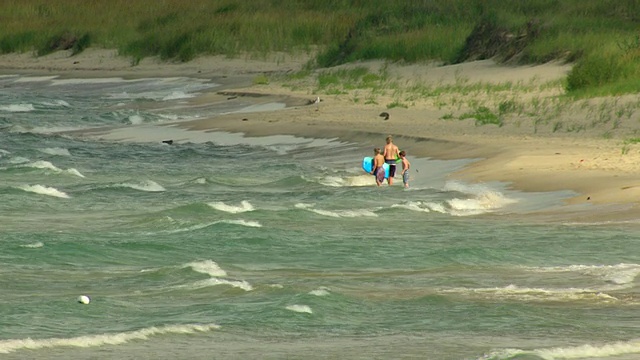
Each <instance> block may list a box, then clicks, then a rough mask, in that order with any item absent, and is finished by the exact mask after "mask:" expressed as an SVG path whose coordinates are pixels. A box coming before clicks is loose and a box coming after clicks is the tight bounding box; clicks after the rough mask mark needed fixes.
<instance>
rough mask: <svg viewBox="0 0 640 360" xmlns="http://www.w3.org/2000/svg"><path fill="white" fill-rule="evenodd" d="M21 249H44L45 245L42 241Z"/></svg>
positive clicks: (26, 245)
mask: <svg viewBox="0 0 640 360" xmlns="http://www.w3.org/2000/svg"><path fill="white" fill-rule="evenodd" d="M20 247H23V248H28V249H38V248H41V247H44V244H43V243H42V242H40V241H37V242H34V243H32V244H25V245H20Z"/></svg>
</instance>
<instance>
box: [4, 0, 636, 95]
mask: <svg viewBox="0 0 640 360" xmlns="http://www.w3.org/2000/svg"><path fill="white" fill-rule="evenodd" d="M0 19H1V21H0V52H2V53H12V52H32V51H33V52H34V54H35V55H36V56H41V55H45V54H48V53H50V52H53V51H56V50H61V49H66V50H69V49H71V50H72V52H73V53H78V52H81V51H83V50H84V49H85V48H87V47H102V48H115V49H118V50H119V53H120V54H121V55H123V56H127V57H130V58H131V59H132V65H135V64H136V63H137V62H138V61H139V60H140V59H142V58H145V57H149V56H159V57H160V58H162V59H165V60H172V61H189V60H191V59H193V58H194V57H196V56H198V55H216V54H223V55H227V56H230V57H233V56H237V55H239V54H246V53H249V54H252V56H261V55H262V56H263V55H266V54H269V53H272V52H276V51H279V52H290V53H296V52H313V54H315V55H314V56H315V58H314V61H313V62H312V63H310V64H309V66H310V67H311V68H313V67H329V66H333V65H338V64H342V63H347V62H352V61H356V60H367V59H386V60H390V61H405V62H421V61H434V60H435V61H441V62H443V63H448V64H451V63H459V62H465V61H471V60H478V59H486V58H494V59H496V60H498V61H500V62H505V63H517V64H529V63H543V62H547V61H550V60H562V61H568V62H572V63H574V64H575V66H574V67H573V70H572V71H571V73H570V74H569V76H568V78H567V82H566V84H565V89H566V90H567V91H568V92H573V93H578V94H580V93H584V92H587V93H588V92H592V91H594V89H598V90H597V93H598V94H601V93H604V94H623V93H633V92H638V91H639V90H640V81H639V80H640V27H639V24H640V2H639V1H637V0H524V1H523V0H422V1H420V0H412V1H389V0H361V1H358V0H350V1H349V0H322V1H317V0H315V1H311V0H252V1H239V0H188V1H184V0H155V1H141V0H134V1H131V0H4V1H3V2H2V6H0Z"/></svg>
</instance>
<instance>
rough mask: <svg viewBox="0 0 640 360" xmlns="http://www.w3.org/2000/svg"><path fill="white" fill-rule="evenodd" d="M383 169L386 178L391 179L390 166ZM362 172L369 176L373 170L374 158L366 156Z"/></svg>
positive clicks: (363, 160) (387, 165) (384, 166)
mask: <svg viewBox="0 0 640 360" xmlns="http://www.w3.org/2000/svg"><path fill="white" fill-rule="evenodd" d="M382 168H383V169H384V178H385V179H387V178H389V164H384V165H382ZM362 170H364V171H366V172H368V173H369V174H370V173H371V171H372V170H373V158H372V157H371V156H365V158H364V159H362Z"/></svg>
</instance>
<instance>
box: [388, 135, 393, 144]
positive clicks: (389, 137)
mask: <svg viewBox="0 0 640 360" xmlns="http://www.w3.org/2000/svg"><path fill="white" fill-rule="evenodd" d="M392 140H393V138H391V135H389V136H387V144H388V143H390V142H391V141H392Z"/></svg>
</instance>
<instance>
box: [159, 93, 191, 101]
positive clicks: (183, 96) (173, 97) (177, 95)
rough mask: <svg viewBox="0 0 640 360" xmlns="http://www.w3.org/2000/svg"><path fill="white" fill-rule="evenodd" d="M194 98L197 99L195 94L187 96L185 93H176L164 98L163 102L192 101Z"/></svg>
mask: <svg viewBox="0 0 640 360" xmlns="http://www.w3.org/2000/svg"><path fill="white" fill-rule="evenodd" d="M193 97H195V95H194V94H187V93H185V92H184V91H174V92H172V93H171V94H169V95H166V96H164V97H163V98H162V101H169V100H181V99H190V98H193Z"/></svg>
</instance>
